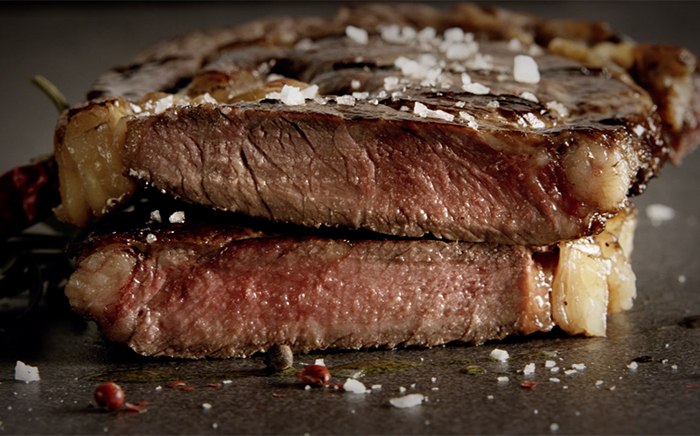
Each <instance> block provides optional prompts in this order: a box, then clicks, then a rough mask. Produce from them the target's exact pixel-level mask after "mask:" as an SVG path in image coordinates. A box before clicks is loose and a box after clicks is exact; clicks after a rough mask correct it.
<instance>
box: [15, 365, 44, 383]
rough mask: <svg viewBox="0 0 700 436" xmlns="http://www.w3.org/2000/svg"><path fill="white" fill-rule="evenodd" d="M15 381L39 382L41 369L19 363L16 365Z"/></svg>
mask: <svg viewBox="0 0 700 436" xmlns="http://www.w3.org/2000/svg"><path fill="white" fill-rule="evenodd" d="M15 380H19V381H23V382H25V383H29V382H33V381H39V380H41V378H39V368H37V367H36V366H31V365H25V364H24V362H22V361H19V360H18V361H17V364H16V365H15Z"/></svg>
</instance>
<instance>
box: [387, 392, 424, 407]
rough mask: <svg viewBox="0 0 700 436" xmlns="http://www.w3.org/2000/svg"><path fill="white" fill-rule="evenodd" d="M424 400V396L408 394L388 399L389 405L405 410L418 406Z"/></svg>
mask: <svg viewBox="0 0 700 436" xmlns="http://www.w3.org/2000/svg"><path fill="white" fill-rule="evenodd" d="M424 400H425V396H424V395H423V394H408V395H404V396H402V397H396V398H391V399H389V404H391V405H392V406H394V407H396V408H398V409H407V408H409V407H415V406H418V405H420V404H421V403H422V402H423V401H424Z"/></svg>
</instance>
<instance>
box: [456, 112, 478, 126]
mask: <svg viewBox="0 0 700 436" xmlns="http://www.w3.org/2000/svg"><path fill="white" fill-rule="evenodd" d="M459 117H460V118H462V119H463V120H466V121H467V126H469V127H471V128H472V129H478V128H479V124H477V122H476V118H474V116H473V115H471V114H469V113H467V112H464V111H460V112H459Z"/></svg>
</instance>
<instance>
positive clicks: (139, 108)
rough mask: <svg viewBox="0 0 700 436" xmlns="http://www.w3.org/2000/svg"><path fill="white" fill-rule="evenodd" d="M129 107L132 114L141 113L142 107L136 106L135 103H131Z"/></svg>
mask: <svg viewBox="0 0 700 436" xmlns="http://www.w3.org/2000/svg"><path fill="white" fill-rule="evenodd" d="M129 107H130V108H131V110H132V112H134V113H135V114H138V113H141V106H138V105H135V104H133V103H129Z"/></svg>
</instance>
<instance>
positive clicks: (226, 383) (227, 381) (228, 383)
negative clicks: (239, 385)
mask: <svg viewBox="0 0 700 436" xmlns="http://www.w3.org/2000/svg"><path fill="white" fill-rule="evenodd" d="M221 383H223V384H225V385H230V384H231V383H233V380H224V381H222V382H221Z"/></svg>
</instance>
